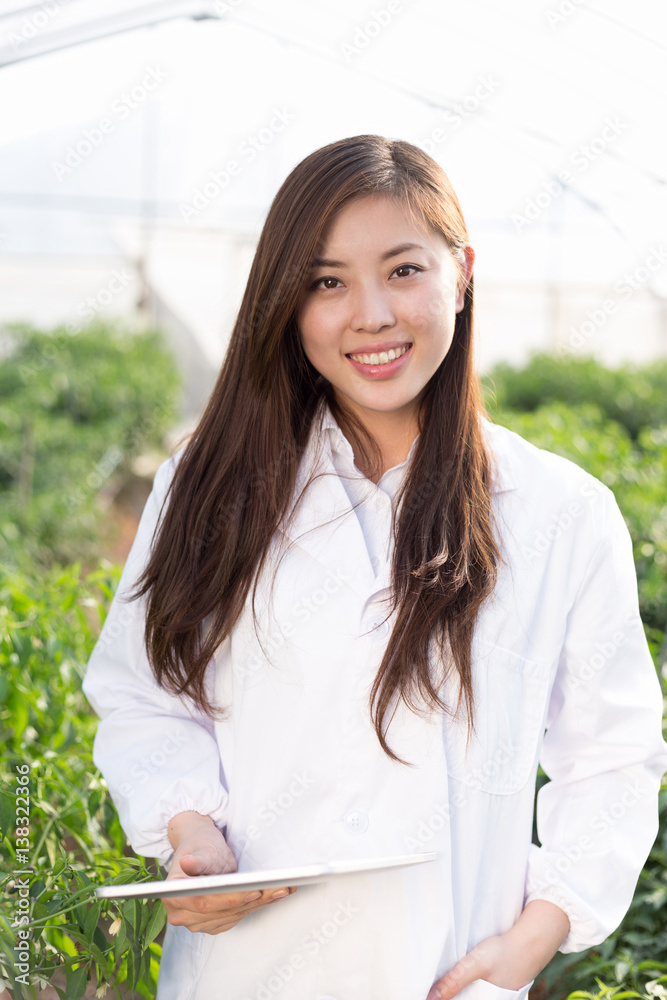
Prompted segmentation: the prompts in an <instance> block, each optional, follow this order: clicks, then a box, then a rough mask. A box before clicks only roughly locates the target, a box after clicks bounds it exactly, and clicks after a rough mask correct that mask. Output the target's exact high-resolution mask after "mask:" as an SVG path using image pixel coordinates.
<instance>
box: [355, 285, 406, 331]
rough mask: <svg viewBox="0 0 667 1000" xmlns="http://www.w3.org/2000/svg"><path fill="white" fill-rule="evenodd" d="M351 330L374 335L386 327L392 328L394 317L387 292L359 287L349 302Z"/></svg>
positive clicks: (374, 288)
mask: <svg viewBox="0 0 667 1000" xmlns="http://www.w3.org/2000/svg"><path fill="white" fill-rule="evenodd" d="M351 306H352V312H351V314H350V329H351V330H366V331H368V332H369V333H376V332H377V331H378V330H381V329H382V328H383V327H386V326H393V325H394V323H395V322H396V316H395V314H394V310H393V308H392V306H391V302H390V298H389V295H388V294H387V292H386V291H385V290H384V289H382V288H378V287H377V286H374V285H370V284H369V285H366V286H360V287H359V288H358V289H357V291H356V293H355V294H354V295H353V296H352V300H351Z"/></svg>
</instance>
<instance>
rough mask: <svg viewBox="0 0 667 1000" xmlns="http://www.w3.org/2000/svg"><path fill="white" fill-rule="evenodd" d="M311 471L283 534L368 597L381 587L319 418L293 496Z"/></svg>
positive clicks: (312, 432) (297, 492)
mask: <svg viewBox="0 0 667 1000" xmlns="http://www.w3.org/2000/svg"><path fill="white" fill-rule="evenodd" d="M312 475H315V476H316V478H315V479H314V481H313V482H311V483H310V485H309V487H308V489H307V490H306V492H305V493H304V494H303V497H302V498H301V501H300V503H299V505H298V508H297V509H296V511H294V510H293V513H292V517H291V518H289V519H288V520H286V522H284V524H283V529H282V530H283V533H284V534H285V535H287V537H288V538H289V539H290V540H291V541H292V542H294V543H295V544H296V545H298V546H299V547H300V548H301V549H302V550H303V551H304V552H306V553H307V554H308V555H309V556H311V557H312V558H313V559H316V560H317V561H318V562H320V563H321V564H323V565H324V566H326V567H327V568H328V569H329V570H331V571H332V572H333V573H336V572H338V573H339V574H340V575H341V578H342V579H344V580H345V581H346V582H347V583H348V585H349V586H350V587H352V589H353V590H355V591H356V592H357V593H358V594H359V595H360V597H362V598H363V599H364V600H367V599H368V597H369V596H370V594H371V593H372V592H373V590H374V587H375V589H377V587H376V578H375V573H374V572H373V567H372V566H371V561H370V556H369V554H368V549H367V547H366V541H365V539H364V536H363V532H362V530H361V525H360V523H359V519H358V518H357V515H356V514H355V512H354V509H353V507H352V505H351V503H350V500H349V498H348V496H347V493H346V492H345V487H344V486H343V484H342V482H341V480H340V478H339V477H338V474H337V472H336V469H335V467H334V464H333V461H332V459H331V455H330V452H329V450H328V448H326V447H325V446H324V444H323V439H322V436H321V435H320V434H319V433H318V428H317V425H316V424H315V422H314V424H313V428H312V430H311V435H310V438H309V441H308V444H307V446H306V450H305V452H304V454H303V457H302V461H301V463H300V465H299V470H298V473H297V480H296V485H295V490H294V494H293V499H296V500H298V498H299V496H300V494H301V491H302V490H303V487H304V485H305V484H306V482H307V481H308V479H309V478H310V477H311V476H312Z"/></svg>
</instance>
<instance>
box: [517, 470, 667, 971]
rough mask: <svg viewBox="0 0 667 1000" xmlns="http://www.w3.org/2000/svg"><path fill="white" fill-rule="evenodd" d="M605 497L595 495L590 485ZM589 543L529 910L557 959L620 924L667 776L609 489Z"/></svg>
mask: <svg viewBox="0 0 667 1000" xmlns="http://www.w3.org/2000/svg"><path fill="white" fill-rule="evenodd" d="M597 485H598V487H601V484H597ZM592 508H593V512H594V517H595V522H594V523H595V527H591V528H590V530H591V531H593V530H596V528H597V530H596V535H597V542H594V549H593V552H592V556H591V559H590V562H589V564H588V568H587V570H586V572H585V575H584V578H583V579H582V581H581V584H580V586H579V587H578V591H577V595H576V599H575V600H574V602H573V604H572V606H571V608H570V611H569V614H568V617H567V625H566V633H565V638H564V643H563V646H562V650H561V654H560V658H559V663H558V669H557V674H556V678H555V683H554V687H553V689H552V694H551V698H550V703H549V709H548V715H547V721H546V733H545V737H544V743H543V747H542V754H541V757H540V763H541V765H542V768H543V769H544V771H545V773H546V774H547V776H548V777H549V778H550V781H549V782H548V783H547V784H546V785H545V786H543V787H542V788H541V789H540V791H539V792H538V796H537V814H536V815H537V832H538V837H539V840H540V843H541V845H542V846H541V847H538V846H536V845H531V848H530V851H531V854H530V858H529V865H528V875H527V881H526V902H529V901H531V900H533V899H546V900H549V901H551V902H553V903H556V904H557V905H558V906H560V907H561V909H562V910H564V911H565V913H566V914H567V915H568V917H569V919H570V931H569V934H568V936H567V938H566V939H565V941H564V942H563V944H562V945H561V948H560V951H562V952H574V951H581V950H583V949H586V948H590V947H592V946H593V945H596V944H599V943H600V942H602V941H603V940H604V939H605V938H606V937H608V936H609V934H611V933H612V931H614V930H615V929H616V927H617V926H618V925H619V923H620V922H621V920H622V919H623V917H624V916H625V913H626V912H627V910H628V908H629V906H630V903H631V901H632V896H633V893H634V890H635V887H636V884H637V879H638V877H639V874H640V872H641V869H642V867H643V865H644V864H645V862H646V859H647V857H648V854H649V852H650V849H651V846H652V844H653V841H654V840H655V837H656V834H657V832H658V791H659V787H660V781H661V777H662V775H663V773H664V771H665V770H666V769H667V753H666V750H667V746H666V745H665V743H664V741H663V738H662V725H661V721H662V708H663V706H662V695H661V691H660V684H659V682H658V678H657V675H656V670H655V667H654V664H653V661H652V658H651V654H650V652H649V649H648V644H647V642H646V638H645V634H644V630H643V626H642V623H641V619H640V617H639V607H638V598H637V578H636V572H635V567H634V561H633V554H632V543H631V539H630V534H629V532H628V529H627V527H626V525H625V522H624V520H623V516H622V514H621V512H620V510H619V508H618V505H617V503H616V500H615V498H614V496H613V494H612V493H611V491H610V490H608V489H607V488H606V487H604V488H602V489H601V490H600V494H599V496H598V497H597V500H596V502H595V503H594V504H592Z"/></svg>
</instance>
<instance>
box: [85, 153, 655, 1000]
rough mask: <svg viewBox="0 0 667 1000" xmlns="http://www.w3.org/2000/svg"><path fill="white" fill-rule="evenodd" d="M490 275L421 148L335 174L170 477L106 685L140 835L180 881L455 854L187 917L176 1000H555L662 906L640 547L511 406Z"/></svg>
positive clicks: (286, 195) (110, 729) (162, 485)
mask: <svg viewBox="0 0 667 1000" xmlns="http://www.w3.org/2000/svg"><path fill="white" fill-rule="evenodd" d="M473 261H474V253H473V250H472V248H471V246H470V245H469V242H468V237H467V233H466V228H465V224H464V221H463V217H462V215H461V210H460V207H459V203H458V200H457V198H456V195H455V193H454V191H453V190H452V187H451V185H450V183H449V180H448V178H447V177H446V175H445V174H444V172H443V170H442V169H441V168H440V166H439V165H438V164H437V163H436V162H435V161H434V160H432V159H431V158H430V157H429V156H428V155H427V154H425V153H424V152H423V151H422V150H420V149H419V148H417V147H415V146H412V145H410V144H409V143H407V142H401V141H395V140H390V139H386V138H383V137H381V136H375V135H362V136H355V137H353V138H348V139H343V140H340V141H338V142H334V143H332V144H331V145H328V146H326V147H324V148H323V149H319V150H317V151H316V152H314V153H312V154H311V155H310V156H308V157H306V159H305V160H303V162H301V163H300V164H298V166H297V167H296V168H295V169H294V170H293V171H292V173H291V174H290V175H289V177H288V178H287V180H286V181H285V182H284V184H283V185H282V187H281V188H280V190H279V192H278V194H277V195H276V198H275V200H274V202H273V204H272V206H271V208H270V211H269V214H268V217H267V220H266V223H265V225H264V229H263V231H262V234H261V237H260V240H259V244H258V247H257V252H256V255H255V259H254V262H253V265H252V268H251V272H250V276H249V279H248V284H247V288H246V291H245V295H244V298H243V302H242V304H241V308H240V311H239V314H238V318H237V321H236V324H235V327H234V330H233V332H232V336H231V340H230V344H229V348H228V351H227V355H226V357H225V360H224V363H223V366H222V370H221V372H220V376H219V379H218V382H217V385H216V387H215V389H214V391H213V394H212V396H211V398H210V400H209V402H208V405H207V408H206V410H205V412H204V415H203V416H202V418H201V420H200V422H199V425H198V427H197V429H196V430H195V432H194V434H193V435H192V438H191V440H190V441H189V443H188V445H187V446H186V447H185V448H184V449H182V450H181V451H180V452H179V453H178V454H177V455H175V456H174V457H172V458H171V459H170V460H169V461H167V462H165V464H164V465H163V466H162V467H161V469H160V471H159V472H158V474H157V477H156V480H155V485H154V489H153V493H152V495H151V497H150V499H149V501H148V503H147V505H146V509H145V511H144V514H143V517H142V520H141V524H140V527H139V531H138V534H137V538H136V541H135V543H134V547H133V549H132V552H131V554H130V557H129V559H128V562H127V565H126V567H125V570H124V573H123V576H122V579H121V582H120V586H119V590H118V593H117V595H116V598H115V600H114V602H113V605H112V608H111V611H110V614H109V616H108V618H107V621H106V623H105V626H104V628H103V630H102V634H101V636H100V639H99V642H98V644H97V646H96V648H95V651H94V653H93V656H92V658H91V661H90V665H89V669H88V673H87V676H86V680H85V691H86V694H87V696H88V698H89V699H90V701H91V703H92V705H93V706H94V708H95V709H96V711H97V712H98V714H99V715H100V716H101V717H102V722H101V724H100V727H99V731H98V734H97V739H96V743H95V761H96V763H97V764H98V766H99V767H100V768H101V770H102V772H103V774H104V776H105V778H106V780H107V783H108V786H109V788H110V790H111V793H112V795H113V798H114V801H115V802H116V804H117V806H118V810H119V814H120V818H121V821H122V823H123V826H124V829H125V830H126V831H127V834H128V837H129V839H130V842H131V844H132V846H133V848H134V849H135V850H136V851H137V852H138V853H140V854H142V855H145V856H151V857H153V856H154V857H157V858H158V859H159V860H160V862H161V863H162V864H163V865H165V867H168V868H169V877H170V878H172V877H173V878H183V877H188V876H193V875H197V874H209V873H215V872H224V871H233V870H235V869H236V868H237V867H238V869H239V870H262V869H270V868H277V867H283V866H286V865H300V864H308V863H313V862H318V861H326V860H331V859H348V858H356V857H385V856H389V855H398V854H406V853H414V852H422V851H435V852H437V860H436V861H434V862H431V863H429V864H423V865H418V866H416V867H414V868H404V869H396V870H394V871H389V872H385V873H379V872H377V873H369V874H360V875H349V876H345V877H344V878H340V879H338V880H334V881H331V882H328V883H324V884H321V885H313V886H301V887H300V888H299V889H298V890H296V891H294V890H292V891H290V892H288V893H286V894H283V897H282V900H281V898H280V895H279V894H278V896H277V898H276V894H275V893H271V892H268V891H264V892H262V893H260V894H232V895H222V894H221V895H214V896H203V897H188V898H186V899H184V900H183V901H181V902H175V901H171V902H168V903H167V909H168V914H169V925H168V929H167V934H166V938H165V944H164V952H163V959H162V966H161V972H160V984H159V989H158V996H159V998H160V1000H186V998H188V1000H212V998H217V997H224V998H225V1000H267V998H272V997H274V996H279V997H281V998H285V1000H331V998H334V1000H380V998H382V1000H426V997H427V996H428V997H429V998H430V1000H431V998H436V997H441V998H442V1000H449V998H451V997H454V996H457V997H462V998H463V997H465V998H468V1000H485V998H488V1000H494V998H495V1000H502V998H512V997H514V998H521V1000H523V998H525V997H526V996H527V995H528V989H529V986H530V984H531V983H532V981H533V980H534V978H535V976H536V975H537V974H538V973H539V972H540V971H541V969H542V968H543V967H544V966H545V965H546V964H547V962H548V961H549V960H550V959H551V958H552V956H553V955H554V954H555V952H556V951H557V950H558V949H560V950H561V951H564V952H572V951H578V950H581V949H584V948H587V947H589V946H591V945H594V944H598V943H599V942H601V941H602V940H603V939H604V938H605V937H607V935H608V934H609V933H610V932H611V931H613V930H614V928H615V927H616V926H617V925H618V923H619V922H620V920H621V918H622V917H623V915H624V913H625V912H626V910H627V908H628V906H629V904H630V901H631V898H632V894H633V891H634V887H635V884H636V880H637V877H638V875H639V872H640V870H641V868H642V865H643V863H644V862H645V860H646V857H647V855H648V852H649V850H650V847H651V844H652V843H653V840H654V838H655V835H656V832H657V791H658V787H659V784H660V778H661V775H662V774H663V772H664V770H665V768H667V755H666V753H665V749H666V748H665V744H664V742H663V740H662V736H661V708H662V705H661V696H660V690H659V685H658V681H657V677H656V673H655V669H654V667H653V664H652V661H651V657H650V655H649V651H648V648H647V643H646V640H645V638H644V633H643V629H642V625H641V621H640V619H639V613H638V604H637V587H636V577H635V571H634V564H633V559H632V548H631V543H630V538H629V535H628V531H627V529H626V526H625V523H624V521H623V518H622V516H621V514H620V511H619V509H618V507H617V505H616V502H615V500H614V497H613V495H612V494H611V492H610V491H609V490H608V489H607V488H606V487H605V486H603V485H602V484H601V483H599V482H598V481H597V480H595V479H594V478H592V477H591V476H589V475H588V474H586V473H585V472H583V471H582V470H581V469H579V468H578V467H577V466H576V465H574V464H573V463H571V462H568V461H566V460H564V459H562V458H560V457H557V456H555V455H552V454H550V453H548V452H545V451H542V450H540V449H538V448H535V447H534V446H532V445H530V444H529V443H527V442H526V441H524V440H522V439H521V438H520V437H519V436H518V435H516V434H513V433H511V432H510V431H508V430H506V429H505V428H503V427H500V426H497V425H494V424H492V423H491V422H490V421H489V420H488V419H487V418H486V416H485V415H484V413H483V410H482V403H481V400H480V394H479V389H478V383H477V379H476V375H475V370H474V363H473V277H472V269H473ZM538 762H541V764H542V767H543V768H544V770H545V772H546V773H547V775H548V776H549V778H550V781H549V783H548V784H547V785H546V786H545V787H543V788H542V789H541V791H540V792H539V795H538V798H537V829H538V834H539V839H540V845H539V846H538V845H537V844H534V843H532V836H531V834H532V822H533V806H534V793H535V779H536V771H537V767H538Z"/></svg>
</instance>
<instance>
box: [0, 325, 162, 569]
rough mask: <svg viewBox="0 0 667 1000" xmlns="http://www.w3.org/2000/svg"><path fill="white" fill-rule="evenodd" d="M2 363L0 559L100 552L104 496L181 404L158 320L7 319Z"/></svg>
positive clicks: (45, 559) (45, 561) (68, 557)
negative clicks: (139, 328)
mask: <svg viewBox="0 0 667 1000" xmlns="http://www.w3.org/2000/svg"><path fill="white" fill-rule="evenodd" d="M4 336H5V341H6V343H5V354H6V356H5V358H4V360H3V361H2V364H0V560H2V562H4V563H11V564H15V565H16V564H17V563H20V562H21V558H22V557H23V556H27V557H28V558H29V559H30V560H32V561H37V562H38V563H39V564H41V565H44V566H48V565H49V564H50V563H51V562H52V561H53V560H54V559H55V560H57V561H59V562H62V563H65V562H74V561H76V560H77V559H80V558H81V557H82V556H83V555H86V554H90V555H92V554H93V553H94V552H95V550H96V547H97V544H98V537H99V534H100V531H101V528H102V520H101V511H100V507H99V504H98V503H97V497H98V494H99V492H100V489H101V488H102V486H103V485H104V484H105V483H106V482H107V480H108V479H109V477H110V476H113V475H116V476H119V475H122V474H123V473H124V472H126V471H127V469H128V467H129V464H130V462H131V460H132V458H134V456H135V455H137V453H138V452H140V451H141V450H142V449H144V448H145V447H147V446H150V445H156V444H159V442H160V437H161V434H162V433H163V431H164V428H165V426H168V425H169V423H170V421H171V420H172V419H173V417H174V414H175V405H176V397H177V392H178V377H177V374H176V369H175V365H174V361H173V359H172V357H171V355H169V354H168V353H167V352H166V351H165V350H164V348H163V346H162V338H161V336H160V335H159V333H158V332H157V331H155V330H146V331H143V332H133V331H130V330H125V329H123V328H121V327H117V326H111V325H109V324H108V323H102V322H101V321H100V320H96V321H95V322H93V323H92V324H90V325H89V326H87V327H85V328H83V329H81V330H80V331H79V332H78V333H74V334H71V333H69V332H67V330H66V328H64V327H58V328H56V329H55V330H53V331H51V332H49V333H44V332H41V331H39V330H36V329H34V328H32V327H29V326H27V325H23V324H16V325H14V326H12V327H9V328H6V329H5V331H4Z"/></svg>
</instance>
